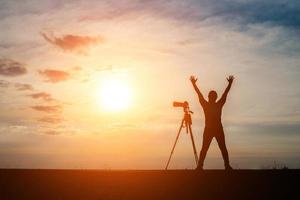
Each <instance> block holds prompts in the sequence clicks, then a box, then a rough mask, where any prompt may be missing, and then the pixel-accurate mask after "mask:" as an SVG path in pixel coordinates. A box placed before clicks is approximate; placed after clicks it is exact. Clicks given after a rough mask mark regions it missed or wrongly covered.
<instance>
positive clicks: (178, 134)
mask: <svg viewBox="0 0 300 200" xmlns="http://www.w3.org/2000/svg"><path fill="white" fill-rule="evenodd" d="M183 123H184V119H183V120H182V122H181V125H180V127H179V130H178V133H177V136H176V139H175V143H174V145H173V147H172V151H171V154H170V157H169V159H168V162H167V165H166V168H165V170H167V169H168V166H169V163H170V160H171V157H172V155H173V152H174V149H175V146H176V143H177V141H178V138H179V135H180V131H181V129H182V127H183Z"/></svg>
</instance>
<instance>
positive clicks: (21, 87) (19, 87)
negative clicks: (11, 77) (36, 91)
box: [14, 83, 33, 91]
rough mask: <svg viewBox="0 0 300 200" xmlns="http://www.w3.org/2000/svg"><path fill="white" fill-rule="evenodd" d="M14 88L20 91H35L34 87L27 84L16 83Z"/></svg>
mask: <svg viewBox="0 0 300 200" xmlns="http://www.w3.org/2000/svg"><path fill="white" fill-rule="evenodd" d="M14 86H15V88H16V89H17V90H19V91H24V90H33V87H32V85H30V84H26V83H15V84H14Z"/></svg>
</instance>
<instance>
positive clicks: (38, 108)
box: [31, 105, 62, 113]
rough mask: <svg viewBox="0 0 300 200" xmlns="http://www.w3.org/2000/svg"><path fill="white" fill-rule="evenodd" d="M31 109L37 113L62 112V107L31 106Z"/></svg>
mask: <svg viewBox="0 0 300 200" xmlns="http://www.w3.org/2000/svg"><path fill="white" fill-rule="evenodd" d="M31 108H32V109H34V110H36V111H41V112H46V113H57V112H60V111H61V110H62V107H61V106H60V105H54V106H44V105H37V106H31Z"/></svg>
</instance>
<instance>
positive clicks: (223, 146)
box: [216, 128, 231, 169]
mask: <svg viewBox="0 0 300 200" xmlns="http://www.w3.org/2000/svg"><path fill="white" fill-rule="evenodd" d="M216 140H217V142H218V145H219V148H220V149H221V152H222V156H223V160H224V165H225V168H226V169H231V167H230V164H229V156H228V151H227V148H226V144H225V136H224V131H223V128H222V129H221V130H219V131H218V133H217V134H216Z"/></svg>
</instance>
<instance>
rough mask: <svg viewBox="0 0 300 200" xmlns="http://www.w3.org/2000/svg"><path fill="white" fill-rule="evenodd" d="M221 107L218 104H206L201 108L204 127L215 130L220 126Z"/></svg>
mask: <svg viewBox="0 0 300 200" xmlns="http://www.w3.org/2000/svg"><path fill="white" fill-rule="evenodd" d="M222 107H223V106H222V105H220V104H218V103H206V104H205V106H204V107H203V110H204V115H205V127H207V128H210V127H211V128H217V127H221V126H222V121H221V116H222Z"/></svg>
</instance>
